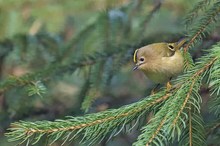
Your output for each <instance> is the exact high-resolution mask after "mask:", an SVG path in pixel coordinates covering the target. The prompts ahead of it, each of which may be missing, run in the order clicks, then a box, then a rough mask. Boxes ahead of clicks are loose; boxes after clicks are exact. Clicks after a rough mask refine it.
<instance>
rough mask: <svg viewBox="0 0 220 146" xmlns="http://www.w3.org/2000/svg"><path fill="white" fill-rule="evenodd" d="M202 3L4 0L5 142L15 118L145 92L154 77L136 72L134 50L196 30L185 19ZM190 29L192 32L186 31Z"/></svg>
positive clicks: (127, 141) (1, 89)
mask: <svg viewBox="0 0 220 146" xmlns="http://www.w3.org/2000/svg"><path fill="white" fill-rule="evenodd" d="M197 2H198V0H191V1H184V0H176V1H173V0H166V1H160V0H149V1H145V0H72V1H70V0H19V1H18V0H7V1H6V0H0V25H1V27H0V34H1V35H0V77H1V82H0V115H1V116H0V135H1V139H0V145H2V146H10V145H14V144H13V143H8V142H6V140H5V136H3V133H5V131H6V129H7V128H8V127H9V124H10V123H11V122H14V121H18V120H25V121H36V120H54V119H58V118H63V117H64V116H67V115H71V116H76V115H82V114H83V113H84V112H88V113H92V112H99V111H104V110H106V109H108V108H118V107H120V106H122V105H125V104H129V103H133V102H135V101H138V100H139V99H140V98H142V97H144V96H145V95H148V94H149V93H150V90H151V89H152V85H153V84H152V83H151V82H150V81H148V80H147V79H146V78H145V77H144V76H143V74H141V73H139V72H132V71H131V69H132V65H133V64H132V53H133V51H134V50H135V49H136V48H137V47H140V46H143V45H146V44H149V43H154V42H163V41H168V42H173V41H178V40H179V39H180V38H183V37H184V36H185V35H186V34H187V35H188V36H193V35H194V34H193V33H196V32H197V31H198V30H196V26H198V25H197V24H195V23H193V22H192V20H191V19H188V20H186V21H187V24H188V27H187V28H186V27H185V25H184V20H185V17H186V14H187V12H189V10H191V9H192V7H193V5H195V4H196V3H197ZM209 3H210V1H206V3H204V5H202V4H201V6H203V7H206V4H207V7H208V4H209ZM204 9H205V8H204ZM195 11H196V10H195ZM199 13H201V12H199V11H198V14H199ZM198 14H197V12H195V15H193V17H197V16H198ZM207 15H208V14H207ZM205 16H206V15H205ZM205 16H204V17H205ZM204 25H205V24H204ZM211 27H214V26H211ZM215 27H217V29H216V32H212V31H208V32H207V33H208V34H209V37H208V38H206V39H205V41H204V42H203V43H198V44H195V45H196V46H193V49H191V50H190V52H191V54H192V56H193V59H195V58H198V57H200V56H201V55H202V54H203V53H202V52H201V50H202V49H203V48H208V47H210V46H211V45H212V44H213V43H215V42H216V41H219V40H220V36H219V35H218V32H219V26H215ZM188 28H193V30H195V32H192V33H191V34H189V33H188V32H189V30H188ZM204 94H205V93H204ZM39 97H40V98H39ZM204 98H205V99H206V98H207V95H206V96H204ZM203 106H204V107H206V105H203ZM203 114H204V115H206V114H207V111H206V110H204V112H203ZM213 118H214V115H210V119H213ZM199 119H200V118H199ZM205 121H210V120H209V119H205ZM213 124H214V125H215V124H216V123H213ZM211 125H212V124H211ZM213 133H214V132H213ZM138 134H139V130H137V131H132V132H131V133H130V134H121V135H120V136H118V137H117V138H115V139H114V141H113V142H112V141H111V142H108V143H107V144H105V142H106V141H107V140H104V142H103V143H101V144H100V145H108V146H110V145H131V144H132V143H133V142H134V141H135V140H136V139H137V135H138ZM215 137H216V135H214V136H213V137H210V139H214V138H215ZM45 141H46V140H44V139H42V140H41V141H40V142H41V143H39V145H42V143H45ZM61 143H62V142H59V141H58V142H56V143H55V144H53V145H54V146H55V145H61ZM75 143H76V144H77V143H79V142H77V141H76V142H75ZM210 143H211V142H210Z"/></svg>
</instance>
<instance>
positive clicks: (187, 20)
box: [185, 0, 212, 28]
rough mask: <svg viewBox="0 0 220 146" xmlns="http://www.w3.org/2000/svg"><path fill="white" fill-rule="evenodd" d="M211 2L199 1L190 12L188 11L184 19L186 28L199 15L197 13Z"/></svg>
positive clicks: (209, 0) (208, 0)
mask: <svg viewBox="0 0 220 146" xmlns="http://www.w3.org/2000/svg"><path fill="white" fill-rule="evenodd" d="M211 1H212V0H201V1H200V2H198V3H197V4H196V5H195V6H194V7H193V8H192V10H190V11H189V13H188V14H187V16H186V18H185V24H186V27H187V28H188V27H189V26H190V25H191V24H192V23H193V21H194V20H195V18H196V17H197V16H198V15H199V12H200V11H202V10H204V9H206V8H207V6H208V5H209V4H210V3H211Z"/></svg>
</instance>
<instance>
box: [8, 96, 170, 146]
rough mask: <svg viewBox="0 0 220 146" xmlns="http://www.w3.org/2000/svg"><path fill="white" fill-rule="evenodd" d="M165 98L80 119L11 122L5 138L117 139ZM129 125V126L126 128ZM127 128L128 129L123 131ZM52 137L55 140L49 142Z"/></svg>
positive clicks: (165, 98)
mask: <svg viewBox="0 0 220 146" xmlns="http://www.w3.org/2000/svg"><path fill="white" fill-rule="evenodd" d="M168 98H169V94H166V93H165V92H159V93H157V94H155V95H152V96H150V97H148V98H145V99H144V100H142V101H139V102H137V103H133V104H131V105H127V106H124V107H121V108H119V109H113V110H108V111H104V112H100V113H96V114H88V115H85V116H84V117H68V118H67V119H65V120H56V121H54V122H50V121H37V122H25V121H20V122H15V123H13V124H12V125H11V128H9V130H10V132H9V133H7V134H6V136H8V137H9V140H10V141H21V142H22V143H23V142H25V141H28V140H29V141H30V142H31V143H32V144H33V143H37V142H38V141H39V139H40V138H41V137H42V136H44V135H47V137H48V138H49V139H51V140H52V142H54V141H56V140H58V139H61V138H64V141H67V140H72V139H73V138H75V137H77V136H78V135H79V134H83V135H84V136H83V138H82V140H83V141H86V142H89V143H90V144H92V143H94V142H99V141H100V140H101V139H103V138H104V137H106V136H108V135H109V133H111V134H110V137H112V136H115V135H117V134H118V133H120V132H121V130H123V129H125V128H126V129H127V128H128V127H130V129H129V130H131V129H132V128H133V127H134V126H135V125H132V123H133V122H134V123H136V124H137V123H139V122H140V121H139V120H140V119H141V117H145V116H146V113H148V112H150V111H151V110H152V109H153V107H154V106H155V105H157V104H159V103H162V102H164V101H165V100H167V99H168ZM129 125H130V126H129ZM127 126H128V127H127ZM54 137H55V139H53V138H54Z"/></svg>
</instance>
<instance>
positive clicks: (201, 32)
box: [184, 2, 220, 52]
mask: <svg viewBox="0 0 220 146" xmlns="http://www.w3.org/2000/svg"><path fill="white" fill-rule="evenodd" d="M204 13H205V14H204V16H203V17H202V18H201V19H200V20H199V21H198V24H195V26H193V27H192V28H191V31H190V34H189V36H190V40H189V43H187V45H186V46H185V47H184V51H185V52H187V50H188V49H189V48H190V47H191V46H193V45H194V44H195V42H197V41H198V40H201V39H203V38H204V37H205V36H206V34H209V33H210V29H211V27H213V26H214V24H215V23H213V22H216V21H217V19H218V18H217V17H218V14H219V13H220V2H216V3H214V4H213V6H212V7H211V8H210V9H208V10H207V11H205V12H204ZM212 29H213V28H212Z"/></svg>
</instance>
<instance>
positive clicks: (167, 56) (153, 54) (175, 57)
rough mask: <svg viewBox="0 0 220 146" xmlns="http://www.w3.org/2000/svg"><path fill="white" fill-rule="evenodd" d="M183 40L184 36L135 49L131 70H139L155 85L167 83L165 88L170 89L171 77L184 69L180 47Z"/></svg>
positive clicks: (184, 40)
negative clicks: (172, 41) (172, 40)
mask: <svg viewBox="0 0 220 146" xmlns="http://www.w3.org/2000/svg"><path fill="white" fill-rule="evenodd" d="M185 42H186V39H185V38H184V39H181V40H179V41H178V42H175V43H167V42H162V43H153V44H149V45H146V46H144V47H141V48H139V49H136V50H135V52H134V56H133V61H134V63H135V67H134V68H133V70H141V71H142V72H143V73H144V74H145V75H146V76H147V78H149V79H150V80H152V81H153V82H154V83H157V85H160V84H163V83H167V84H166V85H167V89H168V90H169V89H171V87H172V86H171V84H170V82H169V81H170V80H171V78H173V77H176V76H178V75H179V74H181V73H182V72H183V70H184V57H183V54H182V52H181V50H180V49H181V47H182V46H183V45H184V43H185Z"/></svg>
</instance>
